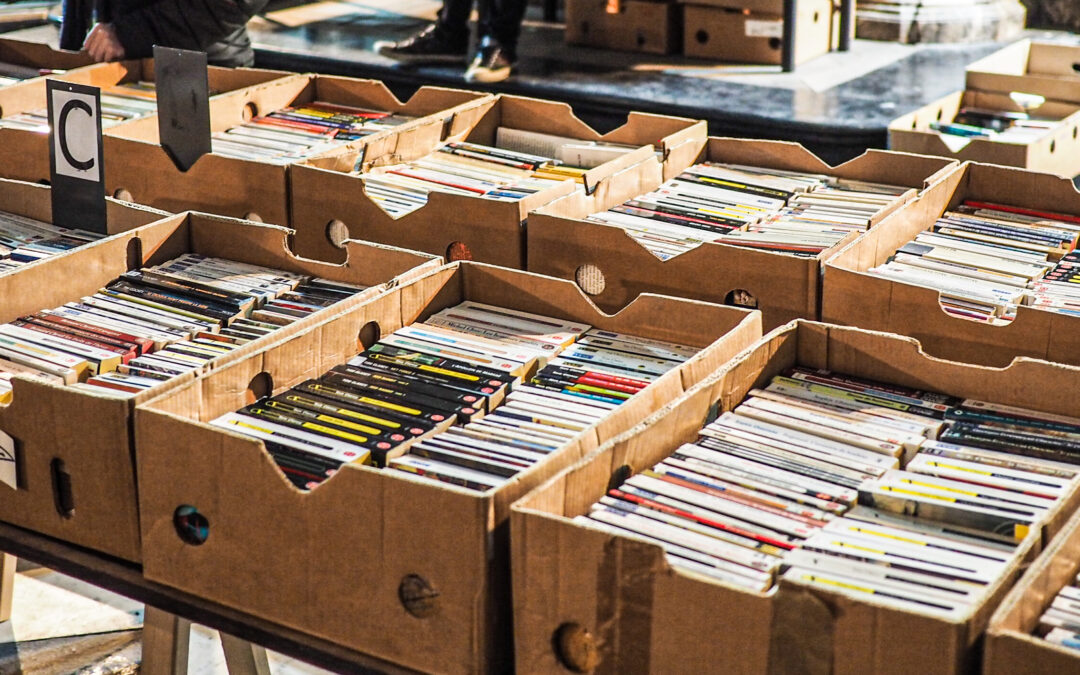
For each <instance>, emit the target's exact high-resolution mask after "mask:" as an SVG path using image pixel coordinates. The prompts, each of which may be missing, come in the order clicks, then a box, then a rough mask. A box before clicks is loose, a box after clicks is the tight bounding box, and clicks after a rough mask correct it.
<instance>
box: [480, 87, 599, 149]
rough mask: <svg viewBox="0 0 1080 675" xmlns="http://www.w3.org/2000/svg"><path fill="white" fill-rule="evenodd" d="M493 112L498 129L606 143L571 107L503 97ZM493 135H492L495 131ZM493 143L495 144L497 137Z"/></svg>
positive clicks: (533, 99) (542, 101)
mask: <svg viewBox="0 0 1080 675" xmlns="http://www.w3.org/2000/svg"><path fill="white" fill-rule="evenodd" d="M494 111H495V112H496V113H497V115H498V119H497V121H496V120H495V119H492V120H491V121H492V122H495V124H496V126H502V127H509V128H511V129H528V130H529V131H539V132H542V133H546V134H553V135H555V136H568V137H570V138H580V139H583V140H588V141H600V140H603V136H601V135H600V134H599V133H598V132H597V131H596V130H595V129H593V128H592V127H591V126H589V125H588V124H586V123H585V122H583V121H581V119H580V118H579V117H578V116H577V115H576V114H575V113H574V109H573V108H572V107H571V106H570V104H569V103H562V102H558V101H546V100H543V99H538V98H530V97H527V96H513V95H509V94H500V95H499V97H498V105H497V106H496V107H495V109H494ZM485 131H486V130H485ZM490 132H491V133H493V132H494V129H491V130H490ZM490 140H491V141H494V137H493V138H491V139H490ZM479 142H483V141H479Z"/></svg>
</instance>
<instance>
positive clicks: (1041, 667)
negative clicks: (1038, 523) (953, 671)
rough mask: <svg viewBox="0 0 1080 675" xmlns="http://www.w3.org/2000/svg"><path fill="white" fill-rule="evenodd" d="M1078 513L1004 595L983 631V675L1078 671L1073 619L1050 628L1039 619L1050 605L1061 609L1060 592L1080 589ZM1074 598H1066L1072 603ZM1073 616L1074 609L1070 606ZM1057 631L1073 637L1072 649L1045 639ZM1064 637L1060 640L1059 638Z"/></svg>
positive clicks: (1067, 645) (1079, 519) (1079, 667)
mask: <svg viewBox="0 0 1080 675" xmlns="http://www.w3.org/2000/svg"><path fill="white" fill-rule="evenodd" d="M1078 575H1080V513H1078V514H1076V515H1074V516H1073V517H1072V520H1070V521H1069V524H1068V525H1067V526H1066V528H1065V529H1064V530H1063V531H1062V532H1061V534H1060V535H1058V537H1057V539H1055V540H1054V542H1053V543H1051V545H1050V546H1048V547H1047V548H1046V550H1044V551H1043V552H1042V554H1040V555H1039V557H1038V558H1037V559H1036V560H1035V562H1033V563H1032V564H1031V566H1030V567H1028V569H1027V571H1026V572H1024V576H1023V578H1021V579H1020V581H1019V582H1018V583H1017V584H1016V586H1014V587H1013V589H1012V591H1010V592H1009V594H1008V595H1007V596H1005V600H1003V601H1002V603H1001V607H999V608H998V610H997V611H996V612H995V613H994V616H993V617H991V619H990V626H989V628H987V629H986V650H985V654H984V656H983V669H982V672H983V673H984V675H1009V674H1011V673H1023V672H1029V673H1072V672H1076V671H1077V669H1080V652H1077V648H1076V642H1075V637H1073V636H1074V635H1075V634H1076V633H1077V632H1078V630H1077V627H1076V621H1075V619H1074V620H1073V621H1072V622H1071V624H1070V623H1069V622H1062V623H1060V624H1059V623H1057V622H1053V623H1052V624H1051V625H1048V624H1046V623H1044V620H1043V614H1044V612H1046V611H1047V609H1048V608H1050V607H1051V606H1052V605H1058V606H1060V604H1061V600H1059V598H1060V597H1061V594H1062V591H1063V590H1064V591H1065V592H1066V593H1068V592H1069V591H1068V590H1067V589H1069V588H1070V587H1071V588H1074V589H1075V588H1076V587H1077V586H1078V585H1080V580H1078V578H1077V577H1078ZM1074 598H1075V595H1074V596H1073V597H1072V598H1070V600H1073V599H1074ZM1073 610H1074V611H1075V607H1073ZM1052 628H1060V629H1061V630H1062V631H1063V632H1064V633H1066V636H1068V637H1072V641H1071V644H1063V642H1061V641H1054V642H1051V641H1050V640H1047V639H1045V638H1046V637H1056V636H1049V634H1048V633H1047V631H1049V630H1052ZM1063 637H1064V636H1063Z"/></svg>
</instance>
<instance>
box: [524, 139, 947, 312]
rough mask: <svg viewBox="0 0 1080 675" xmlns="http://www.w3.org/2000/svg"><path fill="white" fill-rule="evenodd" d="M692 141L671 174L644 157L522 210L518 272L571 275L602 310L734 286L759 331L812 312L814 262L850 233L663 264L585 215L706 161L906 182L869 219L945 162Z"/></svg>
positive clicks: (817, 270)
mask: <svg viewBox="0 0 1080 675" xmlns="http://www.w3.org/2000/svg"><path fill="white" fill-rule="evenodd" d="M698 148H699V150H698V152H696V153H695V154H693V155H692V156H684V157H683V163H682V164H681V165H679V166H678V167H677V169H676V171H674V172H672V171H661V167H660V166H659V165H658V164H657V162H656V161H655V160H647V161H645V162H642V163H639V164H637V165H634V166H631V167H628V168H626V169H624V170H623V171H621V172H619V173H615V174H612V175H611V176H609V177H607V178H605V179H602V180H601V181H600V182H599V183H598V184H597V186H596V189H595V190H594V191H593V192H592V193H591V194H585V193H583V192H575V193H573V194H570V195H567V196H564V197H562V198H560V199H557V200H555V201H553V202H551V203H550V204H548V205H547V206H545V207H543V208H541V209H539V210H537V211H536V212H534V213H532V214H531V215H530V216H529V224H528V227H527V228H526V238H527V247H526V248H527V250H528V266H527V269H528V270H529V271H531V272H538V273H540V274H546V275H549V276H554V277H561V278H564V279H575V280H577V281H578V282H579V284H580V285H581V286H582V288H584V289H586V290H587V291H588V292H589V293H591V294H592V297H593V301H594V302H596V303H597V304H598V305H599V306H600V307H603V308H604V309H605V310H607V311H613V310H615V309H617V308H619V307H623V306H625V305H626V303H628V302H630V301H631V300H633V299H634V298H635V297H637V295H638V294H639V293H644V292H653V293H667V294H670V295H677V296H680V297H687V298H696V299H699V300H705V301H708V302H717V303H728V304H731V303H732V302H733V295H734V294H735V293H736V291H738V290H742V291H746V292H748V293H749V294H750V295H752V296H753V297H754V298H755V299H756V301H757V308H758V309H760V310H761V311H762V314H763V315H764V316H763V321H764V325H765V328H766V330H769V329H772V328H775V327H776V326H779V325H782V324H784V323H785V322H787V321H791V320H792V319H796V318H807V319H817V318H818V317H819V316H820V315H819V313H818V312H819V302H820V293H821V290H820V278H821V269H822V265H823V263H824V261H825V260H826V259H828V258H829V257H830V256H831V255H832V254H833V253H835V252H836V251H838V250H840V248H841V246H842V245H843V244H844V243H846V242H847V241H850V239H853V238H854V237H855V236H856V233H852V234H851V235H849V238H848V239H845V240H844V241H843V242H841V243H838V244H837V245H836V246H833V247H832V248H830V249H828V250H825V251H822V252H821V253H820V254H818V255H817V256H815V257H801V256H794V255H788V254H784V253H776V252H772V251H765V250H758V249H750V248H746V247H741V246H731V245H727V244H719V243H713V242H707V243H703V244H701V245H700V246H698V247H697V248H694V249H692V250H690V251H687V252H685V253H681V254H680V255H678V256H676V257H674V258H671V259H669V260H667V261H663V260H660V259H659V258H657V257H656V256H655V255H654V254H653V253H651V252H650V251H648V250H647V249H646V248H645V247H644V246H642V245H641V244H639V243H638V242H637V241H636V240H635V239H633V238H632V237H630V235H628V234H627V233H626V231H625V230H623V229H622V228H620V227H616V226H613V225H606V224H604V223H597V222H592V221H587V220H585V219H586V217H588V216H589V215H591V214H593V213H597V212H599V211H604V210H606V209H609V208H611V207H612V206H615V205H617V204H621V203H622V202H624V201H626V200H627V199H632V198H634V197H636V196H638V195H641V194H643V193H645V192H649V191H650V190H654V189H656V188H657V187H658V186H659V185H660V184H661V183H662V182H663V181H664V179H665V178H666V177H667V175H669V174H676V175H677V173H679V172H681V171H682V170H683V169H685V168H686V167H689V166H691V165H692V164H696V163H699V162H705V161H713V162H730V163H734V164H747V165H751V166H761V167H768V168H772V169H785V170H794V171H805V172H811V173H826V174H830V175H834V176H839V177H842V178H853V179H857V180H866V181H876V182H881V183H892V184H894V185H903V186H907V187H909V188H911V189H910V190H909V191H908V192H907V193H906V194H905V195H904V196H903V197H901V198H900V199H898V200H897V201H896V203H895V204H894V205H893V206H892V207H890V208H888V209H887V210H885V211H883V212H882V213H881V214H879V215H878V216H877V217H876V218H875V219H874V224H876V223H877V222H880V221H881V220H882V219H883V218H884V217H886V216H887V215H888V214H889V213H891V212H892V211H893V210H895V209H897V208H899V207H900V206H902V205H903V204H904V203H905V202H907V201H909V200H911V199H914V197H915V196H916V195H917V194H918V193H919V191H920V190H922V189H923V188H924V187H925V186H926V185H928V184H929V183H930V182H933V181H936V180H937V179H938V178H940V177H941V176H943V175H944V174H945V173H947V172H948V171H949V170H951V169H953V168H955V165H954V163H953V162H950V161H948V160H942V159H940V158H936V157H918V156H915V155H907V154H899V153H892V152H886V151H883V150H868V151H866V152H865V153H863V154H862V155H860V156H859V157H856V158H855V159H852V160H850V161H848V162H845V163H843V164H840V165H837V166H835V167H834V166H829V165H828V164H826V163H825V162H824V161H822V160H821V159H819V158H818V157H817V156H815V155H814V154H812V153H811V152H810V151H809V150H807V149H806V148H804V147H802V146H801V145H799V144H797V143H788V142H781V141H756V140H745V139H736V138H709V139H707V141H706V142H704V143H702V144H699V146H698ZM672 168H675V167H672Z"/></svg>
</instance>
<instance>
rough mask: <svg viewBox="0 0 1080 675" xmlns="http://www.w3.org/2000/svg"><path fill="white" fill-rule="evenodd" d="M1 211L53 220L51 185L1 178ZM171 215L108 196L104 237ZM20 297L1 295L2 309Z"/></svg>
mask: <svg viewBox="0 0 1080 675" xmlns="http://www.w3.org/2000/svg"><path fill="white" fill-rule="evenodd" d="M0 213H13V214H16V215H20V216H26V217H27V218H33V219H35V220H40V221H42V222H45V223H52V192H51V188H49V187H47V186H44V185H38V184H35V183H27V182H24V181H18V180H7V179H3V178H0ZM169 215H170V214H168V213H165V212H164V211H159V210H157V209H152V208H150V207H148V206H140V205H137V204H128V203H127V202H122V201H119V200H116V199H106V200H105V227H106V233H105V235H104V237H105V238H108V237H111V236H113V235H118V234H123V233H124V232H128V231H130V230H134V229H135V228H138V227H141V226H143V225H148V224H150V223H153V222H155V221H158V220H162V219H163V218H167V217H168V216H169ZM102 241H103V240H98V241H95V242H93V243H91V244H88V245H87V246H84V247H81V248H80V249H75V250H76V251H78V250H82V248H88V247H93V246H97V245H99V244H101V242H102ZM72 252H73V251H68V252H64V253H61V254H59V255H58V256H53V257H50V258H45V259H43V260H39V261H37V262H33V263H28V264H26V265H23V266H21V267H19V268H18V269H16V270H11V271H7V272H0V277H7V276H11V275H15V274H21V273H23V272H25V271H26V270H28V269H32V268H34V267H37V266H39V265H41V264H43V263H46V262H48V261H50V260H53V259H54V258H57V257H63V256H66V255H70V254H71V253H72ZM27 290H29V289H27ZM19 297H20V295H19V294H14V295H11V296H9V295H6V294H5V295H0V310H2V308H4V307H5V306H6V305H7V304H8V303H10V302H13V301H16V300H18V298H19Z"/></svg>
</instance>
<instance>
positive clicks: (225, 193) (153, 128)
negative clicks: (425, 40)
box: [105, 75, 492, 260]
mask: <svg viewBox="0 0 1080 675" xmlns="http://www.w3.org/2000/svg"><path fill="white" fill-rule="evenodd" d="M491 98H492V97H491V95H490V94H482V93H479V92H471V91H463V90H460V89H447V88H443V87H421V88H420V89H418V90H417V91H416V93H414V94H413V96H412V97H411V98H410V99H409V100H408V101H401V100H399V99H398V98H397V97H396V96H394V94H392V93H391V92H390V90H389V89H387V87H386V85H385V84H383V83H382V82H379V81H378V80H359V79H355V78H350V77H333V76H329V75H296V76H292V77H289V78H286V79H281V80H277V81H273V82H267V83H264V84H262V85H260V86H255V87H248V88H245V89H240V90H237V91H234V92H232V93H230V94H226V95H224V96H219V97H216V98H215V99H213V100H212V101H211V103H210V126H211V131H213V132H217V131H224V130H226V129H231V128H233V127H235V126H239V125H241V124H243V123H244V122H247V121H248V120H250V119H251V118H252V117H257V116H259V115H266V114H268V113H271V112H273V111H275V110H278V109H280V108H283V107H285V106H290V105H297V104H304V103H310V102H313V101H323V102H327V103H337V104H341V105H348V106H356V107H360V108H368V109H375V110H384V111H389V112H393V113H401V114H403V115H408V116H412V117H417V118H420V119H418V120H416V121H414V122H412V123H409V124H407V125H404V126H403V127H399V128H397V129H395V130H393V131H391V132H381V133H378V134H373V135H371V136H367V137H365V138H362V139H359V140H357V141H353V142H352V143H350V144H349V146H347V147H353V148H358V147H362V146H366V145H372V146H374V147H382V146H380V145H379V143H380V141H379V139H380V138H385V137H386V136H388V135H389V134H392V133H397V134H407V133H408V131H407V130H408V129H409V128H411V127H413V126H416V125H418V124H425V123H429V122H430V123H431V124H432V125H434V126H437V127H439V128H442V127H443V126H444V125H445V126H446V127H447V128H450V129H452V128H455V125H456V126H466V125H468V124H469V121H470V120H471V119H473V118H474V117H475V116H476V115H478V114H480V111H482V110H483V108H482V104H483V103H484V102H486V101H489V100H490V99H491ZM159 142H160V140H159V138H158V118H157V116H156V115H154V116H150V117H146V118H142V119H139V120H136V121H133V122H130V123H128V124H125V125H123V126H121V127H118V128H116V129H114V130H112V131H111V132H110V133H109V134H107V137H106V139H105V160H106V187H107V189H108V191H109V193H110V194H124V195H125V196H126V197H127V198H130V199H132V200H134V201H136V202H139V203H143V204H150V205H152V206H157V207H158V208H162V209H166V210H169V211H185V210H189V209H192V210H197V211H206V212H208V213H217V214H221V215H225V216H232V217H235V218H248V219H252V220H258V221H261V222H267V223H278V224H282V225H287V224H288V219H289V210H288V179H287V174H288V168H287V167H286V166H284V165H281V164H272V163H265V162H258V161H251V160H244V159H235V158H232V157H225V156H222V155H215V154H209V155H205V156H203V157H202V158H201V159H199V161H198V162H196V163H195V165H194V166H193V167H191V169H189V170H188V171H187V172H181V171H180V170H179V169H177V168H176V165H175V164H173V162H172V160H171V159H170V158H169V156H168V154H167V153H166V152H165V151H164V150H163V149H162V148H161V146H160V145H158V143H159ZM338 259H339V260H340V255H339V256H338Z"/></svg>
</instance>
